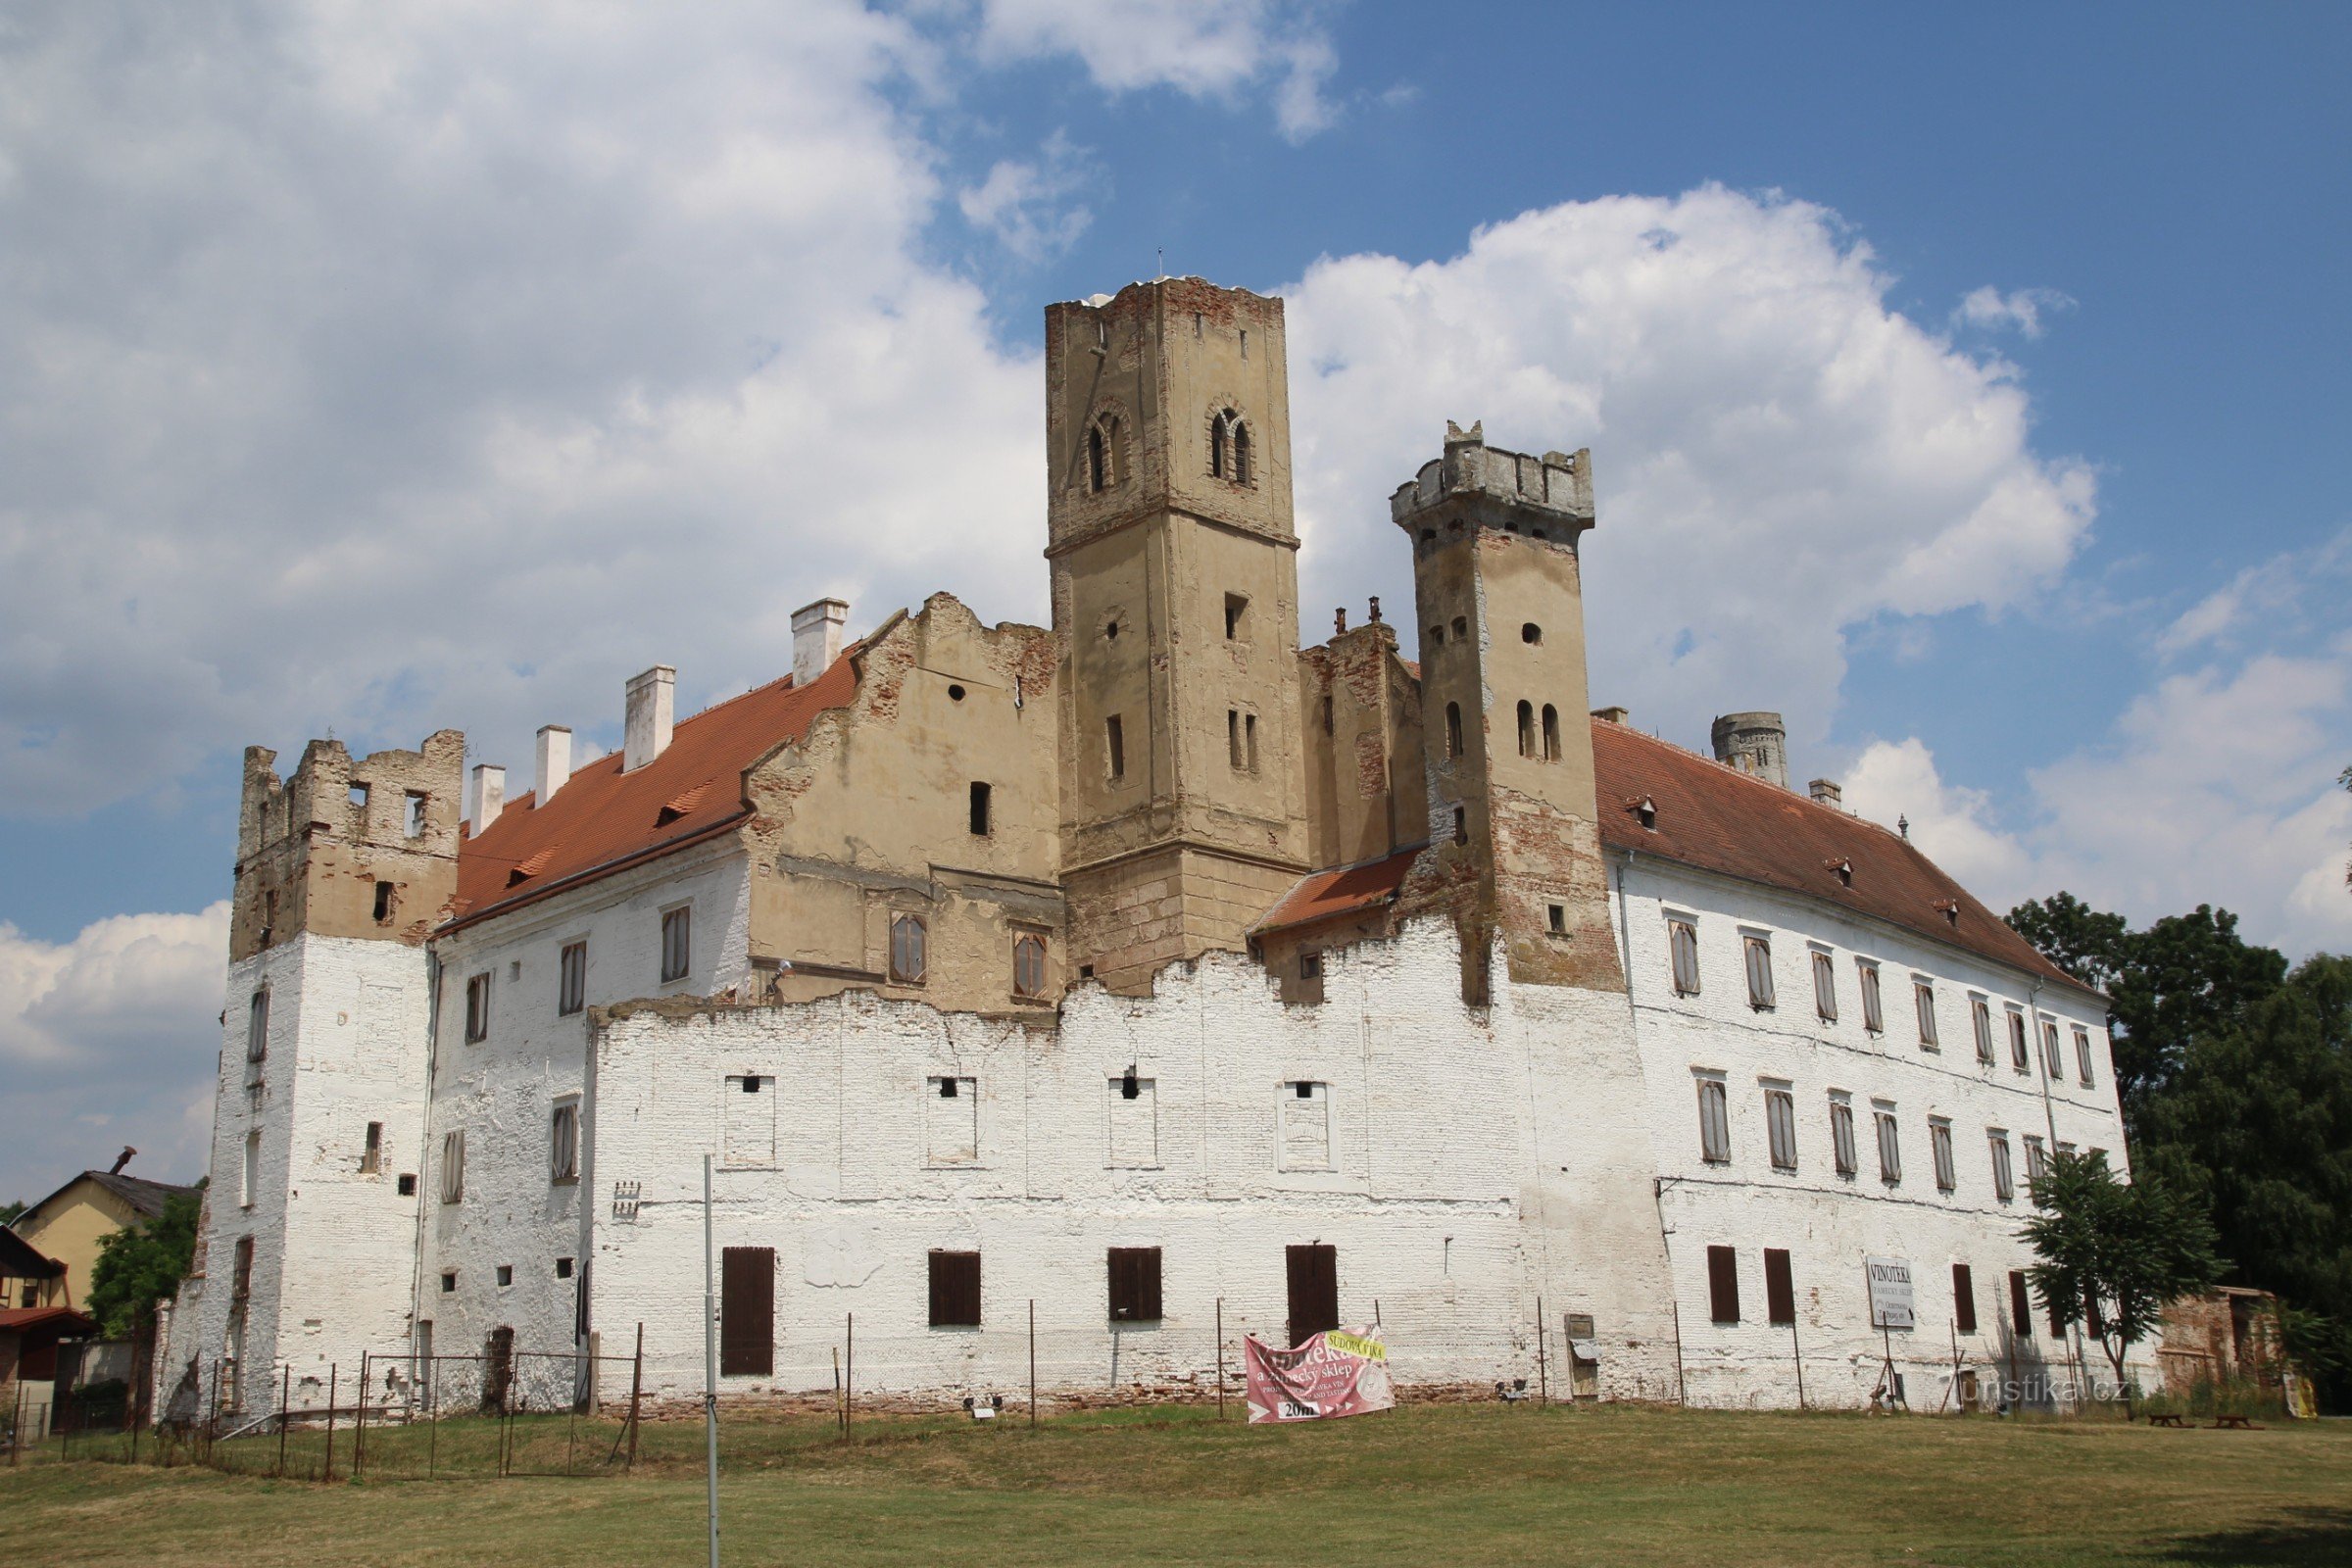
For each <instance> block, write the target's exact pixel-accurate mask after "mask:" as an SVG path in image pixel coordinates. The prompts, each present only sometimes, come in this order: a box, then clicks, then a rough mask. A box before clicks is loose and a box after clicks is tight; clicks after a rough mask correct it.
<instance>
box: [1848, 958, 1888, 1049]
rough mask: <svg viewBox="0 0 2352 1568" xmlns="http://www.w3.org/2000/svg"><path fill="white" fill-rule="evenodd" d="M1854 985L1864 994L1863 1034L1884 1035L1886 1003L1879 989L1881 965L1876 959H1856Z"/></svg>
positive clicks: (1885, 1028)
mask: <svg viewBox="0 0 2352 1568" xmlns="http://www.w3.org/2000/svg"><path fill="white" fill-rule="evenodd" d="M1854 977H1855V978H1854V984H1855V985H1856V987H1857V988H1858V989H1859V990H1860V991H1861V993H1862V1032H1863V1033H1864V1034H1866V1035H1884V1034H1885V1033H1886V1032H1887V1001H1886V997H1885V995H1884V994H1883V993H1882V992H1881V990H1880V988H1879V963H1878V960H1877V959H1876V958H1861V957H1857V958H1856V959H1854Z"/></svg>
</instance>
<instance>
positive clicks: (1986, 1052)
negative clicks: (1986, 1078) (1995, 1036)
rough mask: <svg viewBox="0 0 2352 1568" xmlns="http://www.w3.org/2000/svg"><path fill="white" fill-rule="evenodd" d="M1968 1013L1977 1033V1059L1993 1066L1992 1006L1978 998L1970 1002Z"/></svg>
mask: <svg viewBox="0 0 2352 1568" xmlns="http://www.w3.org/2000/svg"><path fill="white" fill-rule="evenodd" d="M1968 1013H1969V1022H1970V1023H1971V1024H1973V1025H1974V1026H1975V1027H1976V1031H1977V1059H1978V1060H1979V1061H1981V1062H1983V1063H1985V1065H1986V1066H1988V1067H1989V1066H1991V1065H1992V1005H1991V1004H1989V1003H1987V1002H1986V1001H1985V999H1984V998H1983V997H1977V998H1974V999H1972V1000H1971V1001H1970V1003H1969V1005H1968Z"/></svg>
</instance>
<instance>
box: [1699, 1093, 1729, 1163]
mask: <svg viewBox="0 0 2352 1568" xmlns="http://www.w3.org/2000/svg"><path fill="white" fill-rule="evenodd" d="M1698 1156H1699V1158H1701V1159H1703V1160H1705V1161H1706V1162H1707V1163H1708V1164H1710V1165H1728V1164H1730V1163H1731V1159H1732V1122H1731V1114H1730V1112H1729V1110H1728V1109H1727V1108H1726V1106H1725V1104H1724V1094H1723V1082H1722V1080H1721V1079H1717V1078H1701V1079H1700V1080H1699V1081H1698Z"/></svg>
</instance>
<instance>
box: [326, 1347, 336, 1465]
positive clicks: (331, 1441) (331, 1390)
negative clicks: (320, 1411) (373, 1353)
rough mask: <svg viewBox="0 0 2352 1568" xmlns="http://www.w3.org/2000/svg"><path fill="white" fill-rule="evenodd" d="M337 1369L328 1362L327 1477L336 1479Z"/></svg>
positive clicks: (333, 1364)
mask: <svg viewBox="0 0 2352 1568" xmlns="http://www.w3.org/2000/svg"><path fill="white" fill-rule="evenodd" d="M335 1370H336V1364H335V1363H334V1362H332V1361H329V1362H328V1363H327V1364H326V1479H327V1480H329V1481H332V1480H334V1479H335Z"/></svg>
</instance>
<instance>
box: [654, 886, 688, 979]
mask: <svg viewBox="0 0 2352 1568" xmlns="http://www.w3.org/2000/svg"><path fill="white" fill-rule="evenodd" d="M693 974H694V906H693V905H692V904H691V903H688V904H679V905H673V906H671V907H669V908H666V909H663V910H662V982H661V983H662V984H663V985H665V986H666V985H675V984H677V983H678V982H679V981H681V980H685V979H689V978H691V977H692V976H693Z"/></svg>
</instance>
